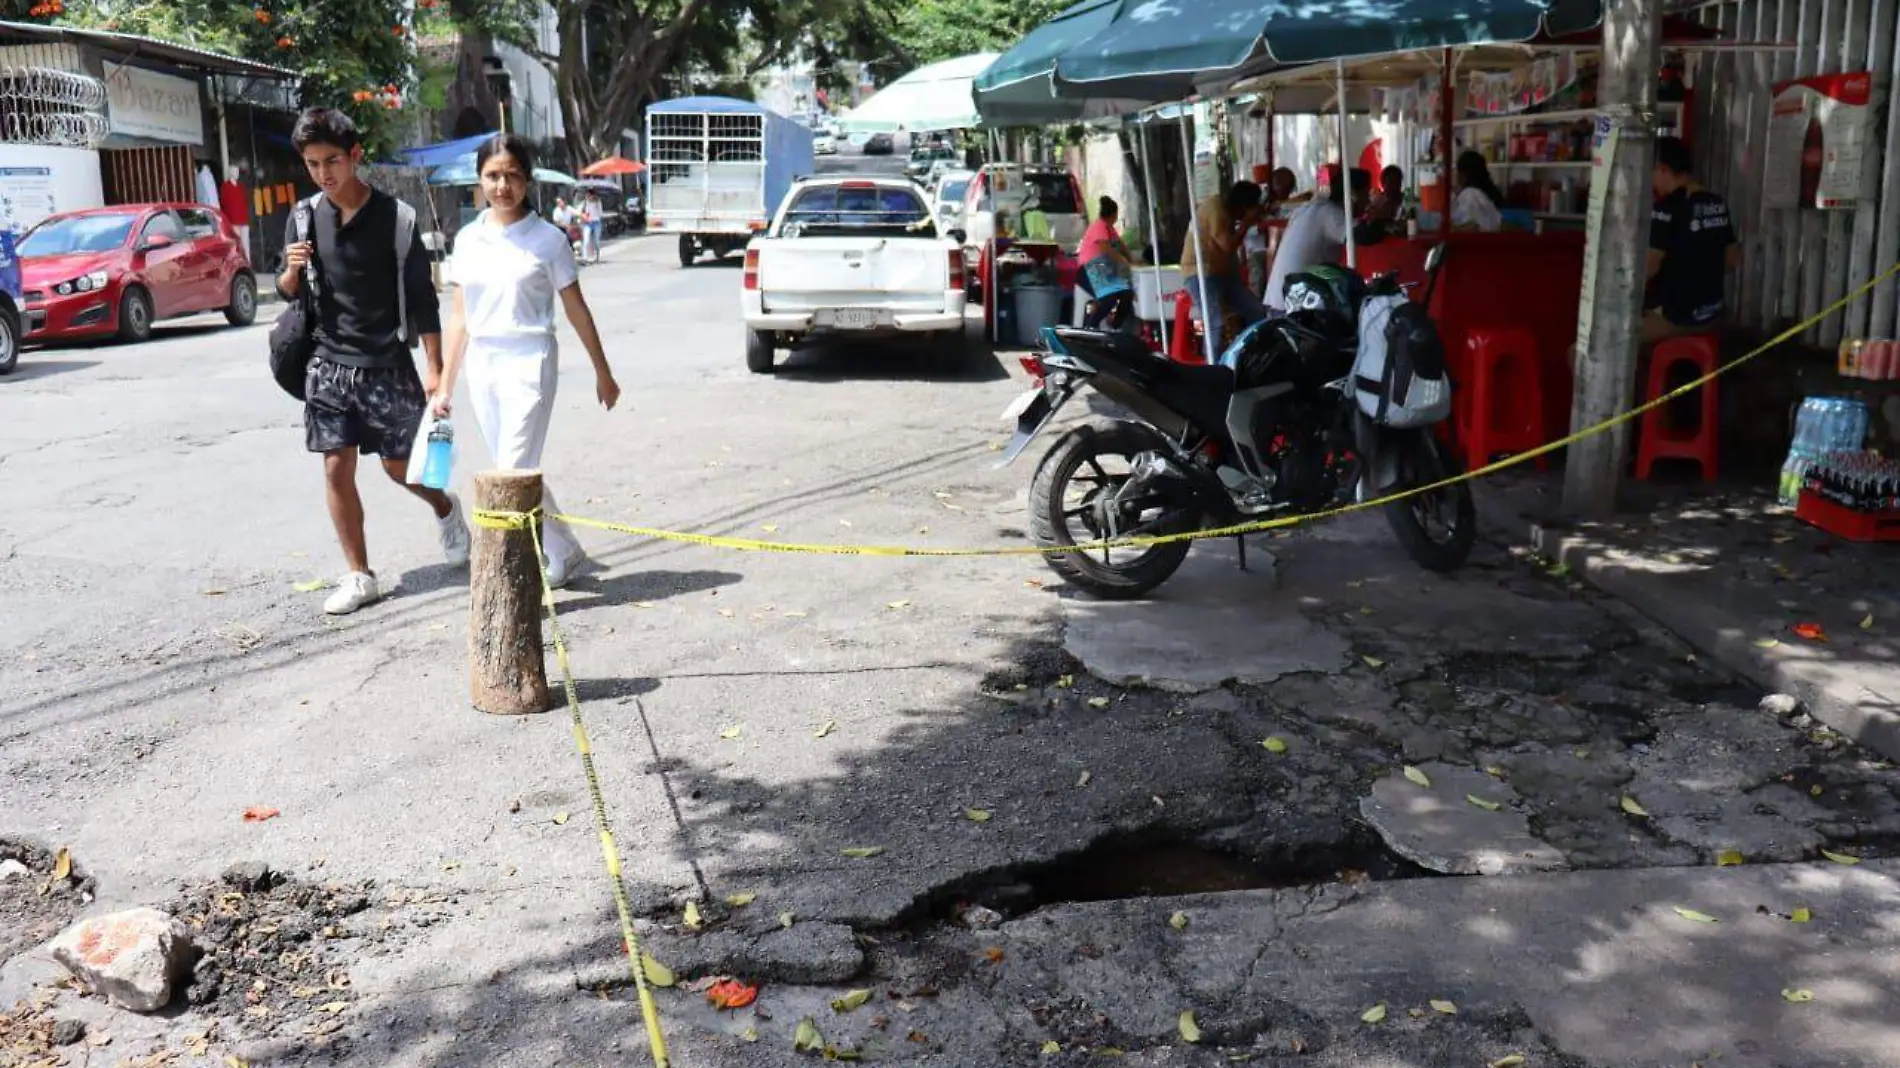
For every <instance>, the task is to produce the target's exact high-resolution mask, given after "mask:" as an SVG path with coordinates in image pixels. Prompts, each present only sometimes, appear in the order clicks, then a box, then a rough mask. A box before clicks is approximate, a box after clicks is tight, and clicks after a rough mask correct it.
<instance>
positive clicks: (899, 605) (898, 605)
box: [885, 601, 910, 610]
mask: <svg viewBox="0 0 1900 1068" xmlns="http://www.w3.org/2000/svg"><path fill="white" fill-rule="evenodd" d="M885 607H886V608H890V609H894V610H895V609H901V608H909V607H910V602H909V601H892V602H891V603H890V604H888V605H886V606H885Z"/></svg>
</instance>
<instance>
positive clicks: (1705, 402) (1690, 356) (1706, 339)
mask: <svg viewBox="0 0 1900 1068" xmlns="http://www.w3.org/2000/svg"><path fill="white" fill-rule="evenodd" d="M1721 358H1722V353H1721V349H1720V347H1719V345H1718V344H1717V342H1716V337H1715V335H1714V334H1685V335H1683V336H1682V337H1672V338H1666V339H1664V340H1662V341H1658V342H1657V343H1656V348H1655V349H1654V350H1653V351H1652V352H1651V353H1650V357H1649V388H1648V389H1646V390H1644V391H1643V399H1644V400H1645V401H1650V400H1654V399H1656V398H1657V397H1660V396H1662V395H1663V394H1664V393H1666V392H1668V390H1669V372H1671V371H1673V370H1675V369H1676V368H1677V367H1679V366H1681V365H1683V364H1688V365H1689V366H1690V367H1691V368H1692V369H1693V370H1694V371H1695V373H1696V377H1698V378H1699V377H1701V376H1703V375H1706V374H1709V373H1711V372H1713V371H1714V370H1715V365H1716V361H1718V360H1720V359H1721ZM1696 393H1697V394H1699V397H1698V399H1699V400H1700V401H1701V404H1700V405H1699V407H1700V409H1701V417H1700V418H1699V419H1697V420H1696V424H1695V425H1694V426H1692V427H1681V426H1676V425H1674V424H1673V423H1672V422H1671V421H1670V418H1669V406H1668V405H1663V406H1662V407H1660V408H1651V409H1650V410H1649V411H1646V412H1644V413H1643V420H1642V423H1641V424H1640V426H1639V428H1638V430H1637V432H1636V477H1637V478H1640V479H1643V480H1644V481H1648V479H1649V476H1650V472H1651V470H1653V469H1654V468H1655V466H1656V461H1657V460H1694V461H1695V462H1696V464H1697V465H1699V466H1700V467H1701V468H1702V477H1703V479H1704V480H1709V481H1713V480H1714V479H1715V478H1716V477H1717V476H1718V468H1717V463H1716V457H1717V446H1718V442H1717V439H1718V438H1719V437H1720V431H1721V397H1720V396H1719V395H1718V394H1717V393H1716V392H1715V383H1714V382H1708V383H1705V384H1704V385H1703V386H1702V388H1701V389H1699V390H1697V391H1696Z"/></svg>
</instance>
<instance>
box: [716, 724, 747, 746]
mask: <svg viewBox="0 0 1900 1068" xmlns="http://www.w3.org/2000/svg"><path fill="white" fill-rule="evenodd" d="M743 732H744V726H743V725H742V724H735V725H734V726H731V727H727V728H726V729H725V730H723V731H720V732H719V737H721V738H724V739H725V740H726V741H728V742H730V741H732V740H733V739H734V738H737V737H739V735H740V734H741V733H743Z"/></svg>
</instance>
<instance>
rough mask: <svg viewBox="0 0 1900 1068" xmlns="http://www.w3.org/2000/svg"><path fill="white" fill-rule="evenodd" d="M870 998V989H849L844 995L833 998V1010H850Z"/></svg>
mask: <svg viewBox="0 0 1900 1068" xmlns="http://www.w3.org/2000/svg"><path fill="white" fill-rule="evenodd" d="M870 1000H871V992H870V991H869V990H862V989H860V990H847V991H845V992H844V996H843V997H837V998H832V999H831V1011H832V1012H850V1011H851V1010H852V1009H855V1008H858V1007H860V1006H862V1005H864V1004H865V1003H866V1002H868V1001H870Z"/></svg>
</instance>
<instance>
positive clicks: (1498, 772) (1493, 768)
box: [1484, 764, 1504, 779]
mask: <svg viewBox="0 0 1900 1068" xmlns="http://www.w3.org/2000/svg"><path fill="white" fill-rule="evenodd" d="M1484 773H1485V774H1486V775H1489V776H1491V777H1492V778H1493V779H1502V778H1504V769H1503V768H1500V767H1498V766H1497V765H1496V764H1486V765H1485V767H1484Z"/></svg>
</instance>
